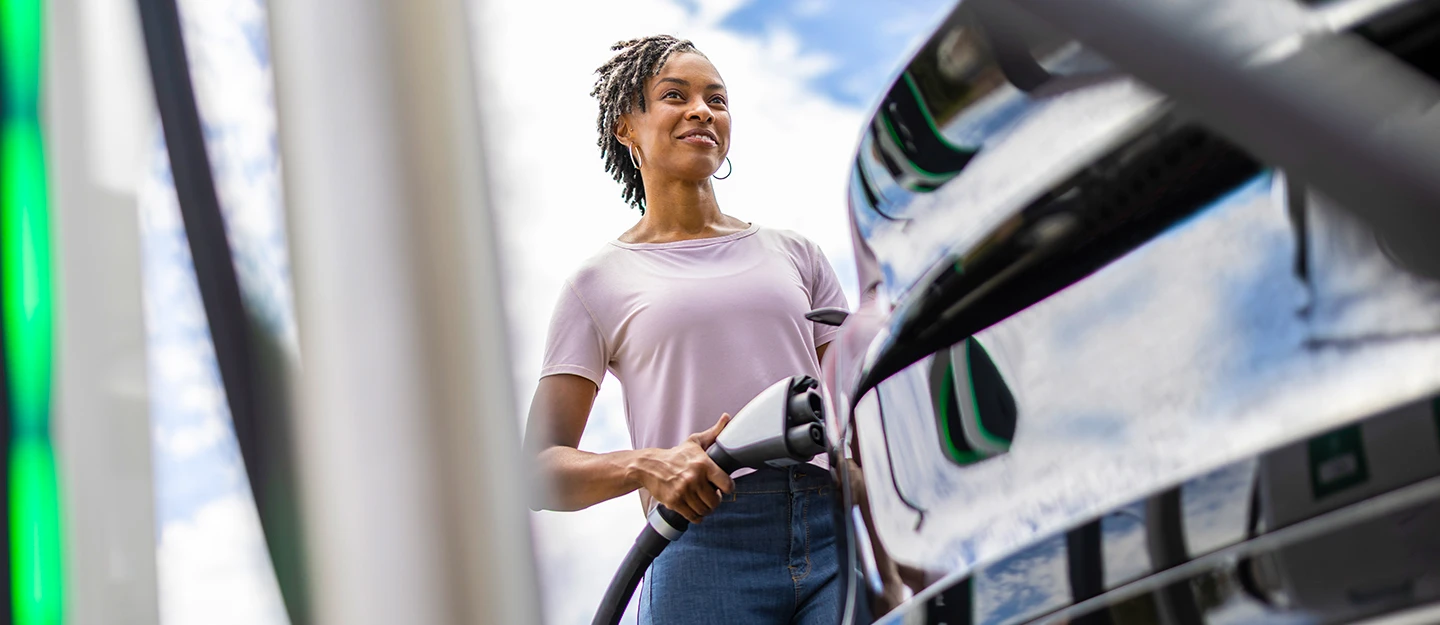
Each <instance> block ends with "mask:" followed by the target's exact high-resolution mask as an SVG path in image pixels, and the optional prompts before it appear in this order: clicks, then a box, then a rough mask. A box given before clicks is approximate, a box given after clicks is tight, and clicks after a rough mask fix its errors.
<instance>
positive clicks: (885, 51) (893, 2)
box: [685, 0, 953, 107]
mask: <svg viewBox="0 0 1440 625" xmlns="http://www.w3.org/2000/svg"><path fill="white" fill-rule="evenodd" d="M698 2H699V0H688V1H687V2H685V4H687V5H689V6H690V7H691V8H692V10H693V9H694V7H695V6H696V5H697V4H698ZM952 4H953V3H952V2H946V1H941V0H890V1H887V2H862V1H858V0H778V1H771V0H752V1H750V2H746V3H744V4H743V5H742V6H740V7H739V8H738V9H736V10H735V11H734V12H733V13H731V14H729V15H728V16H726V17H725V19H724V20H722V21H721V22H720V27H721V28H724V29H727V30H730V31H733V32H736V33H740V34H743V35H747V36H752V37H757V38H758V37H762V36H764V35H766V34H768V33H770V32H773V31H786V32H792V33H794V34H795V35H796V36H797V37H798V38H799V42H800V45H801V47H802V48H803V49H805V50H806V51H809V52H814V53H818V54H822V55H824V56H825V57H827V58H829V59H830V60H831V62H832V65H831V67H830V69H829V70H828V71H826V72H823V73H822V74H821V75H820V76H818V77H816V79H815V80H814V81H813V82H812V83H811V84H812V86H813V87H814V88H816V89H818V90H819V91H820V92H821V93H824V94H825V95H826V96H828V97H830V98H831V99H833V100H835V101H836V102H841V103H844V104H848V105H852V106H858V107H868V106H870V105H871V104H874V102H875V101H876V99H877V98H878V96H879V94H880V93H881V91H882V90H883V88H884V87H885V86H886V84H885V83H886V81H887V80H888V79H889V78H890V77H891V76H892V75H893V74H894V73H895V70H896V69H897V67H898V63H897V61H898V60H899V59H900V58H901V57H902V56H903V55H905V54H907V53H908V52H909V51H910V48H911V47H912V45H913V42H914V41H915V37H916V36H917V34H919V33H928V32H929V31H930V30H931V28H933V26H934V24H936V23H937V22H938V21H939V19H940V18H941V17H943V15H942V13H943V12H945V11H948V10H949V8H950V6H951V5H952Z"/></svg>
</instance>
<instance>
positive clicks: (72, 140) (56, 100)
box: [42, 0, 160, 625]
mask: <svg viewBox="0 0 1440 625" xmlns="http://www.w3.org/2000/svg"><path fill="white" fill-rule="evenodd" d="M45 12H46V14H45V20H46V22H47V28H46V37H45V46H46V47H45V55H46V58H47V62H46V63H45V76H44V79H43V81H42V84H43V85H44V89H45V91H44V94H43V101H44V110H43V112H42V114H43V119H44V122H45V126H44V129H45V133H46V140H47V145H48V147H49V154H48V155H47V156H48V163H47V164H48V166H49V172H50V188H51V198H52V203H51V213H50V216H51V219H52V220H53V221H52V224H53V225H54V229H53V231H52V232H53V233H54V245H55V247H54V259H55V273H54V276H55V295H56V301H57V304H58V305H57V306H56V307H55V313H56V314H55V324H56V326H55V327H56V332H55V350H56V359H55V363H54V376H55V378H54V379H55V385H54V388H53V391H52V393H53V401H54V422H53V428H54V432H53V435H54V437H55V440H56V448H57V449H56V452H57V453H56V456H57V461H58V464H59V466H58V469H59V474H60V475H59V477H60V491H61V497H62V499H61V515H62V516H61V519H62V525H63V526H64V532H65V533H64V545H65V550H64V551H65V561H64V565H63V569H64V573H65V589H64V593H63V594H64V598H65V607H64V614H65V622H66V623H70V624H71V625H102V624H104V625H130V624H134V625H150V624H152V623H157V622H159V620H160V617H159V614H158V607H157V595H156V571H155V512H154V510H155V496H154V492H153V489H152V483H151V482H152V473H151V460H150V458H151V455H150V454H151V451H150V413H149V402H148V400H147V395H148V393H147V389H146V382H145V368H146V362H145V331H144V323H143V317H142V309H141V291H140V287H141V284H140V234H139V228H140V223H139V216H138V208H137V204H136V193H135V192H136V185H137V183H138V181H139V180H140V175H141V173H142V169H141V165H140V163H141V162H143V159H142V155H143V154H144V147H145V143H144V140H145V139H146V138H149V137H151V136H152V135H151V134H150V133H151V132H153V130H154V122H153V119H154V115H155V113H154V104H153V102H152V100H151V99H150V95H149V94H150V92H149V89H148V80H149V76H148V75H147V74H146V71H145V70H146V68H145V65H144V57H143V56H142V49H141V47H140V29H139V25H138V23H137V21H136V18H135V14H134V13H135V6H134V4H133V3H129V2H104V1H97V0H50V1H49V2H48V3H47V6H46V7H45Z"/></svg>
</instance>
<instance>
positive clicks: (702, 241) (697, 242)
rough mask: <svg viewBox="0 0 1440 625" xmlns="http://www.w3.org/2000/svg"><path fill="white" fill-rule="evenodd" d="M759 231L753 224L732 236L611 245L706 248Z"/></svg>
mask: <svg viewBox="0 0 1440 625" xmlns="http://www.w3.org/2000/svg"><path fill="white" fill-rule="evenodd" d="M759 230H760V224H757V223H754V222H751V223H750V227H749V228H746V229H744V230H741V231H739V232H731V233H730V234H725V235H721V236H718V237H702V238H699V239H684V240H681V241H666V242H664V243H626V242H624V241H621V240H619V239H614V240H611V241H610V244H611V245H614V246H615V247H620V248H624V249H627V250H674V249H681V248H687V247H704V246H707V245H716V244H719V243H728V242H730V241H735V240H737V239H743V238H745V237H748V236H750V235H752V234H755V233H756V232H758V231H759Z"/></svg>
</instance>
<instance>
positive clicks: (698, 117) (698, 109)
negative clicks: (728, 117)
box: [686, 100, 715, 122]
mask: <svg viewBox="0 0 1440 625" xmlns="http://www.w3.org/2000/svg"><path fill="white" fill-rule="evenodd" d="M686 117H688V118H689V119H693V120H695V121H701V122H711V121H715V113H713V112H711V111H710V105H709V104H706V103H705V101H704V100H700V101H698V102H696V103H695V105H694V106H691V107H690V112H689V114H687V115H686Z"/></svg>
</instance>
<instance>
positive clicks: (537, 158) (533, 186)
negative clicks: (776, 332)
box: [474, 0, 863, 624]
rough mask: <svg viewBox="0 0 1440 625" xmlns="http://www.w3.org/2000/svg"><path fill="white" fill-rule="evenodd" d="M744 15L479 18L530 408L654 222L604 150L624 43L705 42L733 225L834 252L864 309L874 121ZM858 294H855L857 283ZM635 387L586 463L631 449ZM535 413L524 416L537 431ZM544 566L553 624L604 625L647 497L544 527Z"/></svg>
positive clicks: (635, 9)
mask: <svg viewBox="0 0 1440 625" xmlns="http://www.w3.org/2000/svg"><path fill="white" fill-rule="evenodd" d="M741 4H742V3H740V2H730V3H726V4H725V6H718V5H716V4H715V3H709V2H704V3H698V4H692V5H690V6H688V7H687V6H685V5H682V4H679V3H674V2H668V1H663V0H634V1H631V2H625V3H596V2H585V1H583V0H580V1H572V2H548V3H543V4H534V3H519V2H499V1H489V2H479V3H477V4H476V5H475V6H476V9H477V10H476V11H475V14H474V15H475V20H476V24H475V29H474V32H475V33H476V36H475V41H476V44H477V54H478V57H479V63H478V65H479V67H480V72H481V82H480V86H479V88H480V98H481V107H482V114H483V121H484V122H485V124H484V130H485V132H486V147H487V157H488V159H489V163H490V165H489V166H490V169H489V172H488V175H489V181H490V184H491V190H492V199H493V200H494V204H493V207H494V210H495V213H496V218H497V222H498V225H499V228H500V234H501V244H502V252H503V258H504V260H505V264H504V272H505V273H504V277H505V280H506V282H507V289H506V292H505V296H506V306H507V310H508V313H509V318H510V322H511V326H512V328H511V329H512V332H511V336H512V343H513V344H512V345H511V354H513V355H514V372H515V378H516V381H515V388H516V393H517V397H518V399H519V402H518V403H519V405H520V406H521V407H522V408H525V407H527V406H528V405H529V400H530V397H531V395H532V394H533V393H534V389H535V385H536V382H537V378H536V375H537V373H538V371H539V368H540V358H541V355H542V350H543V348H544V340H545V329H546V325H547V323H548V320H549V316H550V311H551V307H552V306H553V304H554V301H555V298H556V297H557V296H558V295H559V293H560V289H561V286H562V283H563V280H564V278H565V277H566V276H567V275H568V274H569V273H570V272H572V271H574V270H575V268H576V267H578V266H579V265H580V263H581V262H582V261H583V260H584V259H585V258H586V257H588V256H590V255H591V254H593V253H594V252H596V251H598V250H599V249H600V248H601V246H603V245H604V244H605V242H606V241H607V240H610V239H613V238H614V237H616V236H617V235H619V234H620V233H621V232H623V231H625V230H626V229H627V228H629V227H630V226H631V225H633V223H634V222H635V220H636V219H638V217H639V214H638V213H637V212H636V211H634V210H633V209H630V208H629V207H627V206H626V205H624V204H623V203H622V202H621V201H620V187H619V186H618V185H617V184H616V183H615V182H613V181H612V180H610V178H609V177H608V176H607V175H606V174H605V172H604V170H603V166H602V163H601V160H600V158H599V151H598V149H597V148H596V145H595V142H596V139H597V137H596V134H595V114H596V108H595V106H596V105H595V102H594V100H592V99H591V98H590V97H589V93H590V88H591V85H592V83H593V82H594V75H593V72H594V70H595V68H596V67H599V66H600V65H601V64H602V63H604V62H605V61H606V60H607V59H608V58H609V56H610V54H611V52H610V49H609V46H610V44H612V43H614V42H615V41H617V40H620V39H625V38H632V37H636V36H642V35H646V34H651V33H670V34H674V35H676V36H679V37H682V38H687V39H690V40H692V41H694V42H695V44H696V46H697V47H699V48H700V49H701V50H703V51H704V52H705V54H706V56H708V57H709V58H710V59H711V60H712V61H713V62H714V64H715V66H716V68H717V69H719V70H720V73H721V75H722V76H723V77H724V79H725V82H726V86H727V88H728V90H729V92H730V101H731V107H730V108H731V113H732V116H733V119H734V128H733V131H732V144H733V149H732V150H731V152H730V158H731V160H732V162H733V164H734V174H733V175H732V176H731V177H730V178H728V179H727V180H724V181H716V182H715V188H716V193H717V195H718V197H719V200H720V205H721V208H722V210H724V211H725V212H727V213H729V214H731V215H735V216H737V217H739V218H741V219H745V220H747V221H755V222H758V223H760V224H763V225H765V226H769V227H775V228H788V229H793V230H796V231H798V232H800V233H801V234H803V235H805V236H806V237H809V238H810V239H811V240H813V241H815V242H816V243H817V244H819V245H820V246H821V248H822V249H823V250H824V251H825V253H826V255H827V257H828V258H829V259H830V261H831V263H832V264H833V265H835V266H837V267H839V268H840V271H839V274H840V276H841V277H842V280H844V281H845V282H847V284H846V285H845V286H846V289H847V295H848V296H849V297H850V299H851V301H852V302H854V301H855V297H856V295H855V287H854V285H853V284H851V283H853V280H854V279H853V276H854V272H853V270H852V269H851V268H852V267H853V265H854V261H853V255H852V252H851V249H850V239H849V229H848V222H847V218H846V212H845V211H846V198H845V188H846V187H845V182H846V173H847V171H848V169H847V167H848V164H849V162H850V158H851V157H852V156H853V153H854V146H855V143H856V141H857V139H858V131H859V130H858V129H859V128H860V126H861V118H862V115H863V112H862V111H861V110H859V109H858V108H855V107H853V106H850V105H845V104H839V103H836V102H835V101H834V100H832V99H831V98H830V97H829V96H827V95H826V94H825V93H823V92H821V91H818V90H816V89H815V88H814V87H813V86H812V81H813V80H814V79H815V78H817V77H818V76H819V75H821V74H822V73H825V72H829V71H832V70H834V69H835V68H836V65H835V61H834V59H833V58H831V57H827V56H822V55H817V54H814V53H811V52H807V51H806V50H805V49H804V48H803V47H802V46H801V45H800V38H799V37H798V36H797V35H796V34H795V33H794V32H791V31H788V30H786V29H784V28H772V29H769V30H767V31H766V32H765V33H763V34H751V35H740V34H737V33H735V32H732V31H729V30H726V29H725V28H722V27H721V26H720V24H721V22H722V21H723V20H724V19H725V18H726V17H727V16H728V15H729V14H730V13H732V12H733V11H734V10H735V9H736V8H738V7H739V6H740V5H741ZM847 278H848V279H847ZM618 387H619V384H618V383H617V382H616V381H615V380H614V379H613V378H611V379H609V380H607V381H606V382H605V383H604V384H603V385H602V389H601V393H600V397H599V398H598V399H597V402H596V406H595V408H594V410H593V411H592V413H591V418H590V422H589V424H588V427H587V429H586V433H585V438H584V440H582V441H581V448H582V449H587V450H591V451H605V450H611V449H623V448H626V447H628V441H629V434H628V432H627V430H626V428H625V419H624V413H623V408H622V402H621V397H620V393H619V392H618V391H619V389H618ZM525 412H526V411H524V410H522V411H521V413H520V414H521V415H522V418H523V414H525ZM533 519H534V530H535V534H534V536H535V541H536V554H537V557H538V559H539V565H540V567H539V569H540V572H541V576H542V586H543V590H544V596H545V597H546V602H545V608H546V610H547V621H548V622H549V623H552V624H561V623H564V624H569V623H585V622H588V621H589V618H590V616H591V615H592V614H593V612H594V610H595V607H596V605H597V603H598V601H599V599H600V596H601V594H602V593H603V591H604V587H605V585H606V583H607V582H608V580H609V577H610V575H611V574H612V573H613V572H614V571H615V568H616V566H617V565H618V564H619V562H620V559H621V558H622V557H623V556H624V554H625V551H626V550H627V549H628V548H629V546H630V544H631V542H632V540H633V539H634V536H635V533H636V532H637V531H638V529H639V527H640V524H641V523H643V518H642V516H641V510H640V506H639V505H638V503H637V502H636V500H635V498H634V497H633V496H626V497H622V498H620V499H619V500H615V501H611V502H607V503H605V504H601V505H597V506H594V507H592V508H591V509H589V510H584V511H581V512H570V513H542V514H538V515H535V516H534V517H533Z"/></svg>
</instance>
